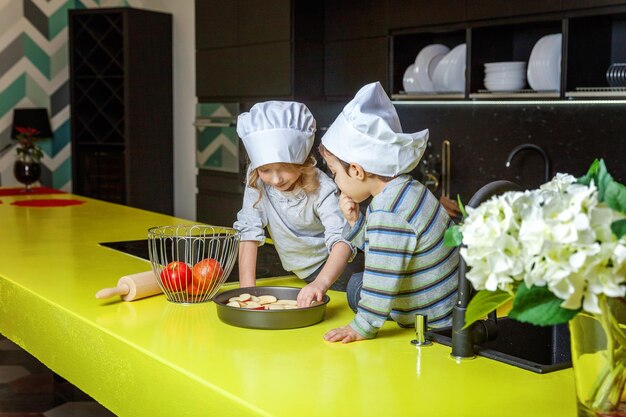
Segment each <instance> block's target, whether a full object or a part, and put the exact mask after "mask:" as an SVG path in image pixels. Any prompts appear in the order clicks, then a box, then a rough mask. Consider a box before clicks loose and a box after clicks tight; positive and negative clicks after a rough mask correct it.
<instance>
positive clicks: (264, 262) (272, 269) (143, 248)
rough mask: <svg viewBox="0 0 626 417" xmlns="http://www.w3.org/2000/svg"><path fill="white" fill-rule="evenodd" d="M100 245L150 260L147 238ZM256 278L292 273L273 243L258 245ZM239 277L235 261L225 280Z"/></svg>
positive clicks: (229, 280) (101, 243) (233, 279)
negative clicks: (283, 265)
mask: <svg viewBox="0 0 626 417" xmlns="http://www.w3.org/2000/svg"><path fill="white" fill-rule="evenodd" d="M100 245H101V246H105V247H107V248H111V249H115V250H117V251H120V252H123V253H126V254H128V255H132V256H136V257H138V258H141V259H145V260H147V261H149V260H150V256H149V255H148V240H147V239H142V240H126V241H122V242H100ZM256 270H257V278H270V277H279V276H284V275H292V274H291V273H290V272H287V271H285V270H284V269H283V267H282V266H281V263H280V259H279V258H278V253H277V252H276V249H274V246H273V245H270V244H265V245H263V246H259V251H258V253H257V267H256ZM238 279H239V271H238V269H237V263H235V266H234V267H233V270H232V272H231V273H230V275H229V276H228V279H226V281H227V282H235V281H237V280H238Z"/></svg>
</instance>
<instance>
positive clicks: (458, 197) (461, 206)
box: [456, 194, 467, 217]
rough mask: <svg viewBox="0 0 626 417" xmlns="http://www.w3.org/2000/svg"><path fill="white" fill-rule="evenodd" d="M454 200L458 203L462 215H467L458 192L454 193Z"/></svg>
mask: <svg viewBox="0 0 626 417" xmlns="http://www.w3.org/2000/svg"><path fill="white" fill-rule="evenodd" d="M456 202H457V203H459V210H460V211H461V214H462V215H463V217H467V211H465V206H464V205H463V203H462V202H461V196H460V195H459V194H457V195H456Z"/></svg>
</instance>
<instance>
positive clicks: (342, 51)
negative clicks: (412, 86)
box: [324, 36, 388, 96]
mask: <svg viewBox="0 0 626 417" xmlns="http://www.w3.org/2000/svg"><path fill="white" fill-rule="evenodd" d="M387 50H388V41H387V37H386V36H385V37H379V38H368V39H355V40H349V41H338V42H328V43H326V50H325V68H324V90H325V94H326V96H352V95H354V93H356V92H357V91H358V89H359V88H360V87H362V86H363V85H364V84H367V83H370V82H373V81H380V83H381V84H382V85H383V87H385V89H386V90H387V91H388V88H387V87H388V85H387V84H388V80H387V78H388V77H387V67H388V66H387V61H388V57H387V55H388V54H387Z"/></svg>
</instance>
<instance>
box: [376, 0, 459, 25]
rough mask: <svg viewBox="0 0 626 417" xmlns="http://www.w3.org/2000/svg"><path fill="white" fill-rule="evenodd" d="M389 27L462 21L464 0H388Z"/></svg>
mask: <svg viewBox="0 0 626 417" xmlns="http://www.w3.org/2000/svg"><path fill="white" fill-rule="evenodd" d="M388 19H389V28H390V29H399V28H410V27H417V26H428V25H436V24H441V23H453V22H462V21H464V20H465V0H437V1H432V0H413V1H406V0H388Z"/></svg>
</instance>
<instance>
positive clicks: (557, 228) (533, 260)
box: [460, 174, 626, 313]
mask: <svg viewBox="0 0 626 417" xmlns="http://www.w3.org/2000/svg"><path fill="white" fill-rule="evenodd" d="M467 212H468V217H467V218H466V219H465V221H464V223H463V224H462V225H461V232H462V234H463V244H464V245H465V247H463V248H462V249H461V252H460V253H461V256H463V259H464V260H465V262H466V263H467V265H468V267H469V268H470V269H469V270H468V272H467V273H466V277H467V279H469V280H470V281H471V282H472V285H473V286H474V288H476V289H477V290H483V289H486V290H489V291H495V290H496V289H501V290H504V291H510V290H512V289H513V288H514V285H517V284H516V283H519V282H522V281H523V282H524V283H525V284H526V286H528V287H531V286H533V285H536V286H546V287H547V288H548V289H549V290H550V291H551V292H552V293H553V294H554V295H555V296H557V297H558V298H560V299H562V300H563V303H562V304H561V306H562V307H563V308H569V309H578V308H581V306H582V308H583V309H584V310H586V311H588V312H590V313H598V312H599V308H598V295H600V294H605V295H606V296H608V297H623V296H624V294H625V293H626V238H625V237H623V238H622V239H620V241H617V239H616V238H615V236H614V235H613V233H612V231H611V223H613V222H614V221H615V220H618V219H622V218H625V217H626V216H624V215H623V214H621V213H617V212H615V211H614V210H611V209H610V208H608V207H606V205H604V204H603V203H599V201H598V195H597V187H596V186H595V185H594V184H593V183H592V184H590V185H589V186H585V185H582V184H577V183H576V178H574V177H573V176H571V175H567V174H557V175H556V176H555V177H554V179H553V180H552V181H550V182H548V183H546V184H544V185H542V186H541V187H540V188H539V189H538V190H533V191H525V192H523V193H521V192H508V193H504V194H502V195H500V196H496V197H493V198H491V199H489V200H488V201H486V202H485V203H483V204H481V205H480V206H479V207H477V208H475V209H474V208H470V207H468V208H467Z"/></svg>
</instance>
